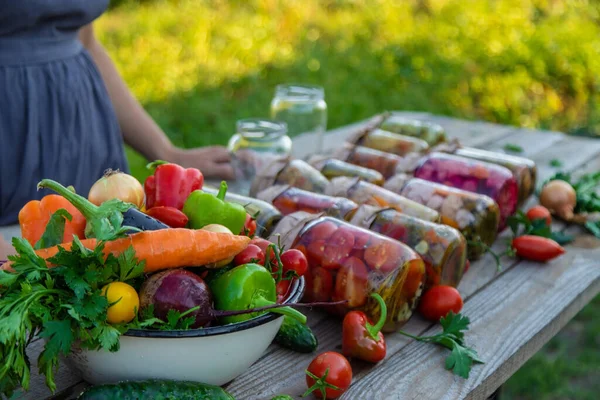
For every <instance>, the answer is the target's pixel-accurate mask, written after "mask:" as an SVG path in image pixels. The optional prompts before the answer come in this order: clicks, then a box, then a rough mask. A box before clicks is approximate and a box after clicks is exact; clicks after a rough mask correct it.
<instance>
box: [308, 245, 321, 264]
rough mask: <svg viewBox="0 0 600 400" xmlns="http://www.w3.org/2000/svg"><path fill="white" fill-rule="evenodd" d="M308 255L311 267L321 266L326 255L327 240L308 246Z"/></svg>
mask: <svg viewBox="0 0 600 400" xmlns="http://www.w3.org/2000/svg"><path fill="white" fill-rule="evenodd" d="M306 253H307V255H308V262H309V264H310V265H311V266H320V265H321V263H322V262H323V255H324V253H325V240H315V241H314V242H311V243H309V244H308V247H307V248H306Z"/></svg>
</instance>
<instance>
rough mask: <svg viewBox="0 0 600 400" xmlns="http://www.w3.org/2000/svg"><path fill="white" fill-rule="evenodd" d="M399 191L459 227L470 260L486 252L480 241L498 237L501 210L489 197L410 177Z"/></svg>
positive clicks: (485, 243)
mask: <svg viewBox="0 0 600 400" xmlns="http://www.w3.org/2000/svg"><path fill="white" fill-rule="evenodd" d="M400 194H402V195H403V196H405V197H407V198H409V199H411V200H413V201H416V202H417V203H420V204H425V205H427V206H428V207H431V208H432V209H434V210H437V211H438V212H439V213H440V214H441V216H442V223H443V224H444V225H448V226H451V227H453V228H455V229H458V230H459V231H460V232H461V233H462V234H463V236H464V237H465V238H466V239H467V250H468V253H467V257H468V258H469V260H476V259H477V258H479V257H480V256H481V255H482V254H483V253H484V251H485V247H484V246H481V245H478V244H479V243H483V244H484V245H486V246H491V245H492V243H494V240H496V236H497V234H498V224H499V223H500V209H499V208H498V204H496V202H495V201H494V200H492V198H490V197H488V196H485V195H482V194H477V193H473V192H468V191H466V190H461V189H457V188H454V187H450V186H445V185H442V184H440V183H436V182H430V181H425V180H423V179H418V178H413V179H411V180H409V181H408V182H407V183H406V184H405V185H404V187H403V188H402V190H401V191H400Z"/></svg>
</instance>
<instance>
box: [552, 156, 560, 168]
mask: <svg viewBox="0 0 600 400" xmlns="http://www.w3.org/2000/svg"><path fill="white" fill-rule="evenodd" d="M562 165H563V163H562V161H560V160H558V159H556V158H553V159H552V160H550V166H551V167H554V168H560V167H562Z"/></svg>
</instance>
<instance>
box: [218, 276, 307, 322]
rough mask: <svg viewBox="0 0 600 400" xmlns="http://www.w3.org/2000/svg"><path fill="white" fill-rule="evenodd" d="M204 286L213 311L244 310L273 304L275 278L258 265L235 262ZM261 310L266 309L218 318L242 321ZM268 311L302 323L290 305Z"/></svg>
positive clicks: (300, 315)
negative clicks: (209, 292) (206, 286)
mask: <svg viewBox="0 0 600 400" xmlns="http://www.w3.org/2000/svg"><path fill="white" fill-rule="evenodd" d="M208 285H209V287H210V289H211V291H212V294H213V297H214V303H215V304H214V306H215V310H222V311H236V310H248V309H251V308H258V307H265V306H270V305H273V304H276V299H277V294H276V291H275V280H274V279H273V277H272V276H271V273H270V272H269V271H268V270H267V269H266V268H265V267H263V266H262V265H258V264H243V265H238V266H237V267H235V268H233V269H231V270H229V271H227V272H225V273H224V274H223V275H221V276H219V277H217V278H215V279H213V280H212V281H210V282H209V283H208ZM265 312H267V311H259V312H255V313H251V314H243V315H234V316H229V317H223V318H222V320H223V322H224V323H228V324H231V323H234V322H242V321H246V320H249V319H251V318H254V317H257V316H259V315H262V314H264V313H265ZM269 312H274V313H278V314H283V315H287V316H289V317H291V318H295V319H297V320H298V321H299V322H301V323H303V324H305V323H306V316H305V315H304V314H302V313H301V312H300V311H297V310H295V309H293V308H291V307H287V306H285V307H280V308H273V309H271V310H269Z"/></svg>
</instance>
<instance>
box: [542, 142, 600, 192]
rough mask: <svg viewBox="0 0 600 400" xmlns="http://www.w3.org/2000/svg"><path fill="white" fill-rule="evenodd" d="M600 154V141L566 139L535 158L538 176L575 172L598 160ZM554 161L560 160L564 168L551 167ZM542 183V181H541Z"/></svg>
mask: <svg viewBox="0 0 600 400" xmlns="http://www.w3.org/2000/svg"><path fill="white" fill-rule="evenodd" d="M599 153H600V140H598V139H588V138H578V137H566V138H565V139H564V140H562V141H560V142H557V143H555V144H554V145H553V146H552V147H550V148H548V149H546V150H545V151H544V152H543V153H541V154H540V155H539V156H536V157H535V161H536V164H537V167H538V175H539V176H542V177H550V176H551V175H553V174H554V173H556V172H557V171H559V170H560V171H573V170H575V169H577V168H578V167H580V166H583V165H585V164H586V163H587V162H589V161H591V160H593V159H597V158H598V154H599ZM552 160H558V161H560V162H561V164H562V166H561V167H559V168H557V167H553V166H552V165H551V162H552ZM540 182H541V180H540Z"/></svg>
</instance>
